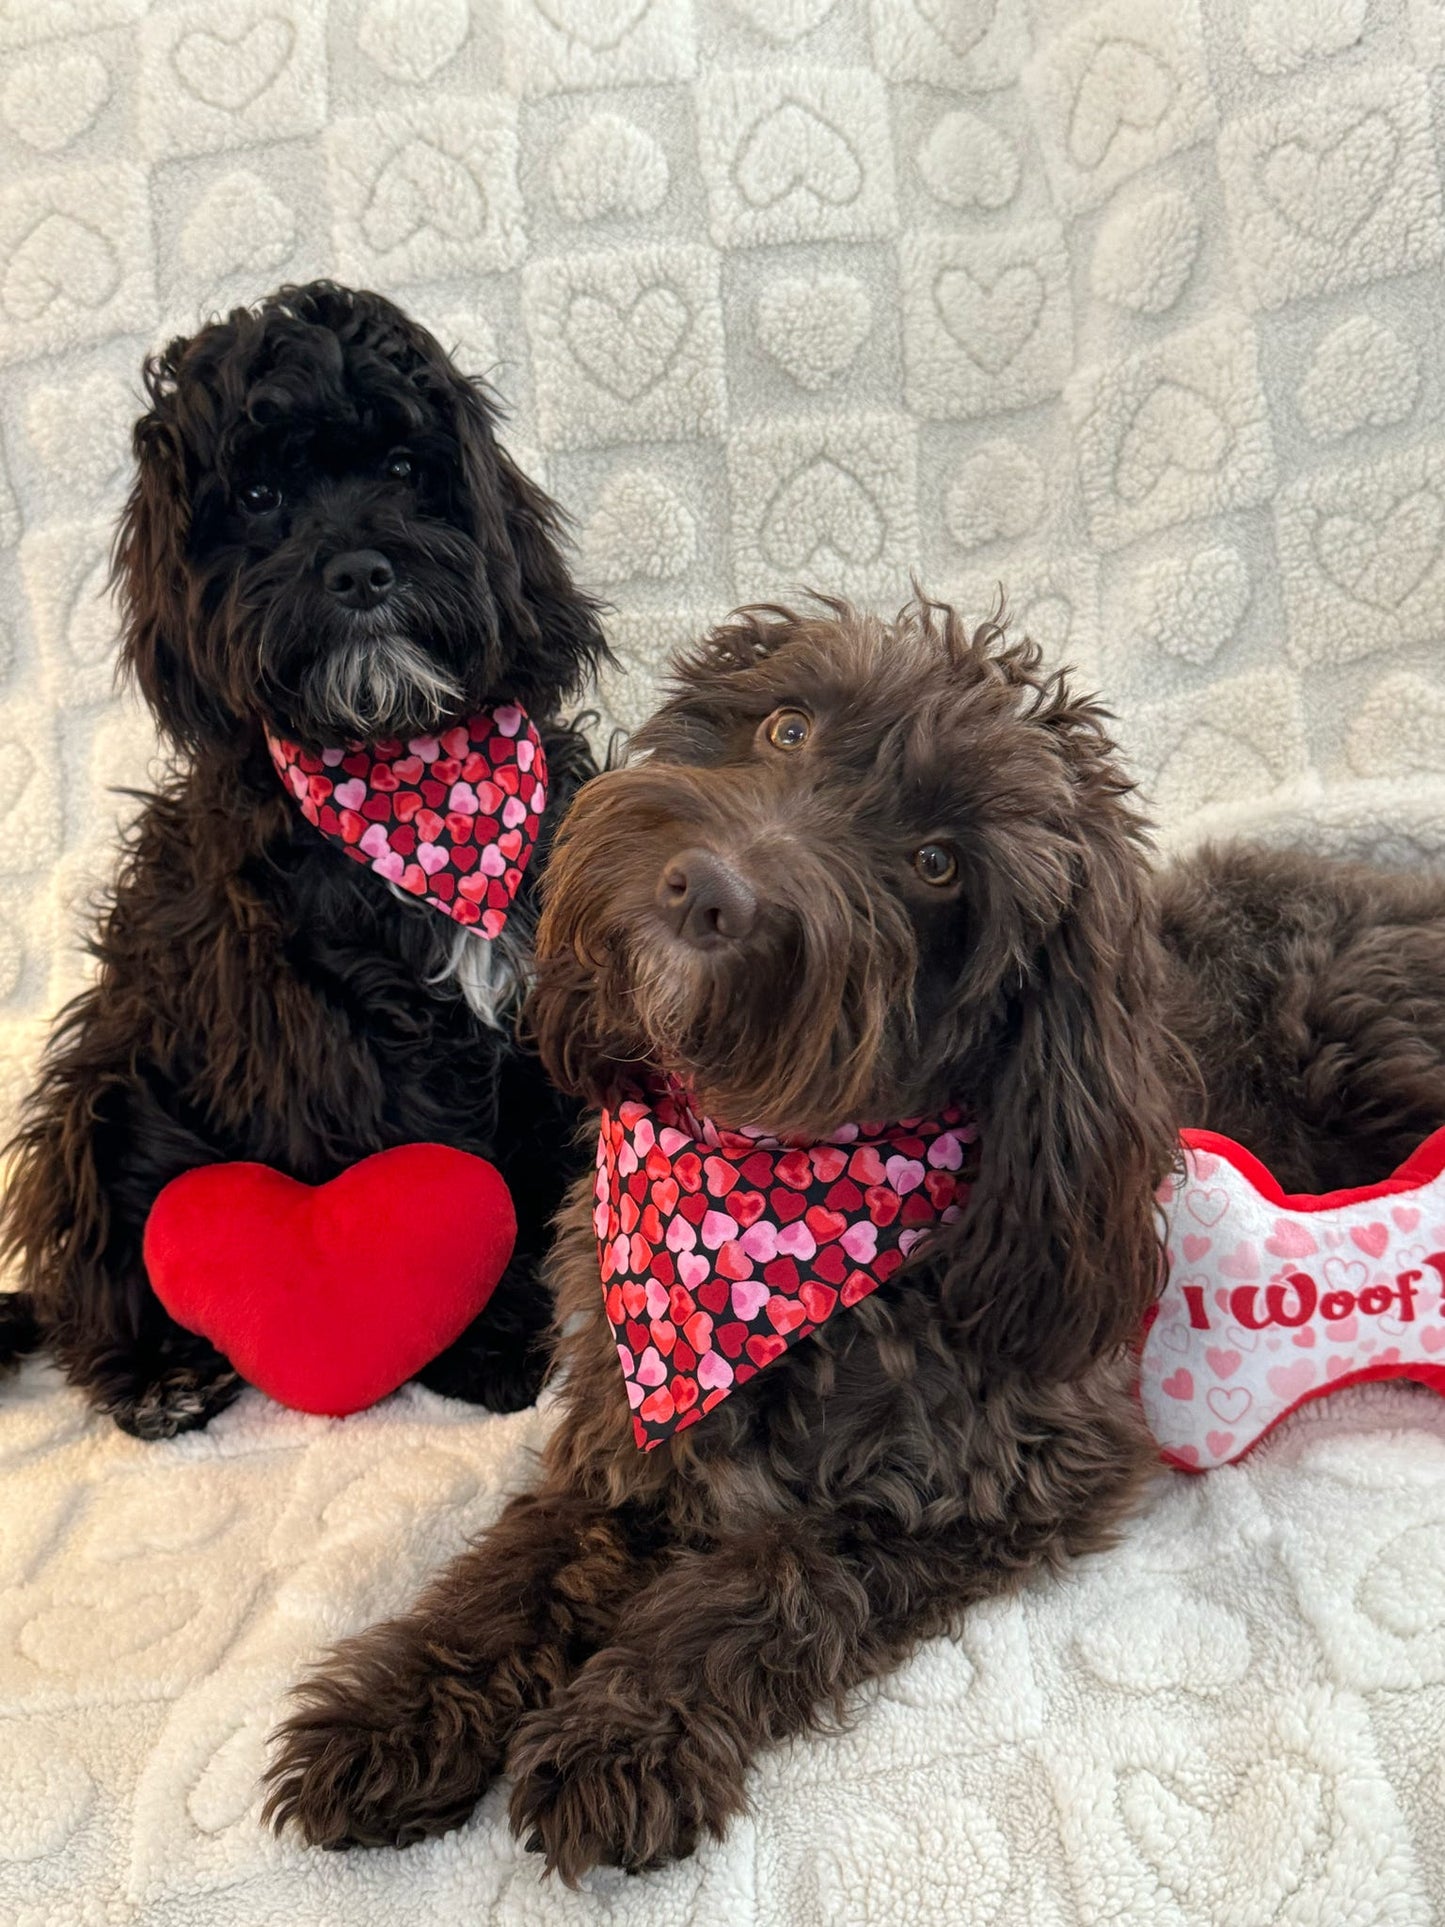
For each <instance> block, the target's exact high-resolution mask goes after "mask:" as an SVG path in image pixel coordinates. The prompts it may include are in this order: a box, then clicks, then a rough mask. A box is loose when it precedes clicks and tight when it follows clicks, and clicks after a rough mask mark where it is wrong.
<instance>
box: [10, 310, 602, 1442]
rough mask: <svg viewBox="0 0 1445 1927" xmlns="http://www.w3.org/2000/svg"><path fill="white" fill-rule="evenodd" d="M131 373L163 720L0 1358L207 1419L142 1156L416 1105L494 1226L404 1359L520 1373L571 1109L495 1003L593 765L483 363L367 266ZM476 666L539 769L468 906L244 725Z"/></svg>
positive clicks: (145, 655)
mask: <svg viewBox="0 0 1445 1927" xmlns="http://www.w3.org/2000/svg"><path fill="white" fill-rule="evenodd" d="M146 387H147V391H148V394H149V397H150V404H151V405H150V408H149V410H148V412H147V413H146V414H145V415H144V416H143V417H142V418H141V420H140V421H139V423H138V424H137V426H136V430H135V452H136V457H137V461H138V464H139V473H138V475H137V477H136V481H135V485H134V487H133V489H132V491H131V495H130V499H129V501H128V503H127V505H126V509H125V513H124V517H123V519H122V522H121V526H120V531H119V534H118V537H117V541H116V549H115V576H116V580H117V582H118V585H119V593H120V597H121V603H122V609H123V615H124V643H123V649H122V664H123V667H124V669H125V670H127V671H128V672H129V673H130V675H131V676H132V677H133V678H134V679H135V681H136V682H137V684H138V685H139V687H140V689H141V691H142V692H143V694H144V695H145V697H146V699H147V701H148V702H149V704H150V706H151V708H152V709H153V710H154V712H155V715H156V717H157V720H158V721H159V723H160V725H161V727H162V729H163V730H164V731H165V733H166V734H167V735H168V737H169V738H170V739H171V741H172V743H173V744H174V745H175V747H176V749H177V750H178V751H179V752H180V755H179V757H178V760H177V767H176V769H175V772H174V774H173V775H172V777H171V778H170V780H169V781H168V782H167V783H166V784H165V786H164V787H163V788H162V789H161V790H160V792H159V793H158V794H156V795H154V796H150V797H147V798H146V800H145V808H144V810H143V813H142V815H141V817H140V820H139V822H138V824H137V825H136V827H135V829H134V831H133V833H132V835H131V837H130V839H129V842H128V846H127V848H126V851H125V856H124V860H123V864H122V867H121V872H120V877H119V881H118V883H117V886H116V890H115V894H114V899H113V901H112V903H111V904H110V907H109V909H108V911H107V914H106V915H105V917H104V919H103V921H102V923H101V927H100V931H99V934H98V936H97V938H96V940H95V943H94V946H93V947H94V951H95V955H96V957H97V958H98V960H99V966H100V967H99V972H98V975H97V979H96V982H95V985H94V988H92V989H91V990H89V991H87V992H86V993H85V994H84V995H82V996H81V997H79V998H78V999H77V1000H76V1001H75V1002H74V1003H73V1004H72V1005H71V1006H70V1007H69V1009H68V1010H67V1011H66V1012H65V1013H64V1015H63V1017H62V1019H61V1022H60V1026H59V1030H58V1033H57V1035H56V1037H55V1039H54V1041H53V1043H52V1046H51V1050H50V1053H49V1056H48V1059H47V1062H46V1065H45V1068H44V1072H43V1075H42V1077H41V1080H40V1083H39V1087H38V1089H37V1090H36V1091H35V1092H34V1093H33V1095H32V1097H31V1098H30V1100H29V1104H28V1108H27V1111H26V1114H25V1119H24V1122H23V1126H22V1128H21V1130H20V1132H19V1134H18V1136H17V1138H16V1140H15V1143H14V1146H13V1147H12V1149H13V1151H14V1153H15V1165H14V1171H13V1176H12V1181H11V1186H10V1194H9V1199H8V1208H7V1215H6V1222H5V1241H6V1244H7V1245H8V1248H9V1250H10V1251H11V1252H12V1254H15V1255H16V1256H18V1258H19V1260H20V1264H21V1274H22V1283H23V1286H24V1289H23V1290H22V1291H21V1292H20V1293H19V1294H17V1295H16V1296H14V1297H12V1298H9V1299H7V1298H5V1297H3V1296H0V1362H5V1361H6V1360H7V1359H8V1358H13V1357H15V1356H17V1355H18V1354H19V1353H20V1352H21V1351H23V1350H26V1349H29V1348H31V1346H33V1345H34V1344H35V1343H37V1342H39V1343H45V1344H47V1345H48V1346H49V1347H50V1348H51V1349H52V1350H53V1351H54V1353H55V1355H56V1356H57V1358H58V1359H59V1361H60V1363H61V1365H62V1366H63V1367H64V1369H65V1371H66V1372H67V1373H68V1375H69V1376H70V1378H71V1379H72V1380H73V1381H74V1382H75V1383H76V1384H77V1385H79V1386H80V1387H82V1388H83V1389H84V1390H85V1391H86V1392H87V1393H88V1395H89V1396H90V1398H91V1399H92V1400H93V1401H94V1403H95V1404H96V1405H97V1406H99V1407H100V1408H101V1409H102V1410H104V1411H107V1412H109V1413H110V1414H111V1415H112V1416H113V1417H114V1419H115V1420H116V1423H117V1424H118V1425H120V1426H122V1427H123V1428H124V1429H125V1430H126V1431H129V1432H133V1433H135V1434H136V1435H137V1436H139V1437H143V1438H160V1437H166V1436H169V1435H170V1434H172V1433H174V1432H177V1431H180V1430H183V1429H186V1428H189V1427H192V1426H197V1425H203V1424H205V1423H206V1421H207V1420H208V1419H209V1418H210V1417H211V1416H212V1415H213V1414H214V1413H216V1412H217V1411H219V1410H221V1409H222V1408H223V1407H224V1406H225V1405H227V1404H228V1403H229V1402H230V1400H231V1399H232V1398H233V1397H234V1396H235V1394H236V1392H237V1390H238V1389H239V1383H238V1380H237V1377H236V1374H235V1373H234V1372H233V1371H232V1370H231V1368H230V1366H229V1365H228V1363H227V1361H226V1360H225V1359H224V1358H223V1357H222V1356H221V1355H220V1354H219V1353H218V1352H217V1351H215V1350H214V1349H213V1347H212V1346H211V1345H209V1344H208V1343H206V1342H205V1341H204V1340H202V1339H199V1338H196V1337H194V1336H192V1335H191V1334H190V1333H188V1332H185V1331H183V1330H182V1329H181V1328H180V1327H179V1326H177V1325H176V1324H175V1323H173V1321H172V1320H171V1319H170V1318H169V1317H168V1316H167V1315H166V1313H165V1312H164V1311H163V1310H162V1308H161V1306H160V1304H159V1302H158V1300H157V1299H156V1298H155V1296H154V1294H153V1293H152V1291H151V1290H150V1287H149V1284H148V1282H147V1279H146V1275H145V1271H144V1268H143V1265H142V1261H141V1234H142V1229H143V1226H144V1224H145V1219H146V1215H147V1213H148V1211H149V1209H150V1206H151V1204H152V1202H153V1200H154V1199H155V1196H156V1194H157V1192H158V1191H159V1190H160V1189H161V1187H162V1186H163V1185H164V1184H166V1183H167V1182H168V1180H170V1179H171V1178H173V1177H175V1176H176V1175H177V1174H178V1173H180V1172H182V1171H186V1170H188V1169H190V1168H192V1167H193V1166H197V1165H203V1164H208V1163H214V1162H218V1161H224V1160H230V1159H255V1160H258V1161H261V1162H263V1163H266V1164H270V1165H273V1166H275V1167H277V1168H279V1169H280V1170H282V1171H285V1172H288V1173H289V1174H291V1175H292V1176H294V1177H297V1178H300V1179H303V1180H305V1181H307V1182H310V1183H319V1182H322V1181H324V1180H326V1179H328V1178H330V1177H333V1176H334V1175H335V1174H336V1173H337V1172H339V1171H341V1170H342V1169H344V1168H345V1167H346V1166H347V1165H349V1164H351V1163H353V1162H354V1161H355V1160H357V1159H359V1158H361V1157H363V1156H365V1155H367V1154H368V1153H370V1152H373V1151H377V1150H380V1149H383V1148H385V1147H386V1146H388V1145H393V1144H399V1143H404V1142H408V1141H414V1140H428V1139H429V1140H440V1141H443V1142H446V1143H450V1144H454V1145H458V1146H460V1147H461V1148H463V1149H465V1150H469V1151H475V1152H477V1153H479V1154H481V1155H483V1156H486V1157H489V1158H492V1159H493V1160H494V1161H495V1162H496V1163H497V1164H498V1165H499V1167H500V1169H501V1170H502V1172H503V1175H504V1176H505V1177H506V1179H507V1181H508V1183H509V1184H510V1186H511V1188H512V1192H513V1196H514V1199H515V1201H516V1206H517V1217H518V1243H517V1250H516V1254H515V1256H514V1258H513V1261H512V1263H511V1266H510V1267H509V1269H508V1271H507V1273H506V1275H505V1276H504V1278H503V1280H502V1282H501V1284H500V1285H499V1286H498V1288H497V1291H496V1293H495V1295H494V1296H493V1298H492V1300H491V1302H490V1304H489V1305H488V1307H487V1309H486V1311H485V1312H484V1313H483V1315H482V1316H481V1318H480V1319H478V1320H477V1321H476V1323H475V1324H474V1325H473V1326H471V1327H470V1328H469V1329H468V1331H467V1332H465V1333H464V1334H463V1336H462V1338H461V1339H459V1340H458V1342H457V1343H456V1345H455V1346H453V1347H452V1348H451V1349H450V1350H449V1351H448V1352H446V1353H444V1354H443V1355H442V1357H441V1358H439V1359H438V1360H436V1361H435V1362H434V1364H433V1365H432V1366H430V1367H429V1368H428V1369H427V1371H426V1372H425V1373H424V1374H422V1376H423V1380H424V1382H425V1383H427V1384H428V1385H432V1386H434V1387H436V1388H437V1389H439V1390H444V1391H448V1392H452V1393H455V1394H457V1395H459V1396H461V1397H465V1398H471V1399H475V1400H478V1401H479V1402H481V1403H484V1404H487V1405H491V1406H493V1407H495V1408H497V1409H510V1408H513V1407H515V1406H518V1405H521V1404H524V1403H526V1402H527V1401H528V1400H529V1399H530V1398H531V1397H532V1396H533V1394H534V1392H535V1389H536V1386H537V1384H538V1382H539V1379H540V1375H541V1371H542V1367H543V1363H544V1358H543V1344H542V1336H541V1335H542V1333H543V1331H544V1329H545V1325H546V1320H547V1311H548V1306H547V1300H546V1297H545V1294H544V1292H543V1291H542V1289H541V1288H540V1287H539V1285H538V1284H537V1282H536V1277H535V1271H536V1264H537V1260H538V1257H539V1255H540V1252H541V1249H542V1245H543V1242H544V1239H545V1233H546V1226H547V1224H548V1221H549V1219H550V1217H551V1215H552V1212H553V1210H554V1209H555V1207H556V1205H557V1203H558V1201H559V1199H560V1197H561V1195H562V1192H563V1189H564V1187H565V1183H566V1180H567V1177H568V1176H569V1174H570V1173H569V1168H568V1165H567V1158H568V1155H569V1151H568V1147H569V1146H570V1143H571V1138H572V1130H571V1111H570V1109H569V1107H568V1106H567V1105H566V1104H565V1103H564V1102H563V1101H562V1100H560V1099H558V1098H557V1097H556V1096H555V1095H554V1094H553V1093H552V1091H551V1090H550V1088H549V1086H548V1084H547V1081H546V1079H545V1078H544V1076H543V1075H542V1072H541V1070H540V1068H539V1066H538V1064H537V1062H536V1060H535V1059H534V1058H533V1057H532V1056H530V1055H527V1054H524V1053H523V1052H522V1051H521V1050H520V1049H519V1048H518V1046H517V1044H516V1042H515V1041H514V1038H513V1036H512V1027H511V1023H510V1020H509V1017H508V1006H509V1004H510V1002H511V1001H512V993H513V992H514V991H515V990H516V988H517V987H518V986H519V983H520V981H521V980H524V979H525V976H526V974H527V963H528V958H529V939H530V932H531V927H532V923H533V921H534V917H535V911H534V908H533V891H534V888H535V880H536V877H537V875H538V872H539V870H540V868H541V866H542V861H543V858H544V857H545V853H546V844H547V842H548V841H549V840H550V832H551V828H552V825H553V823H554V822H555V820H556V819H557V818H559V817H560V816H561V814H562V812H563V810H564V809H565V806H566V804H567V801H568V799H569V798H570V796H571V794H572V793H573V792H574V791H575V789H576V788H577V786H578V784H579V782H581V781H582V780H583V779H585V778H586V777H587V776H588V775H590V774H591V771H592V765H591V761H590V758H589V755H588V752H587V749H586V747H585V744H584V743H583V741H582V739H581V737H580V736H579V735H577V734H576V733H575V732H574V731H573V730H571V729H570V728H568V727H566V726H565V725H563V724H561V723H560V722H559V721H558V719H557V712H558V707H559V705H560V703H561V701H562V700H563V698H564V697H566V696H567V695H568V694H569V693H571V692H572V691H574V690H575V689H576V688H577V687H578V685H579V684H580V683H581V682H582V681H583V679H584V678H585V677H586V676H587V674H588V672H589V671H590V670H591V669H592V668H593V667H594V665H595V664H596V663H597V661H598V660H599V659H600V658H601V657H602V656H603V655H604V654H605V644H604V642H603V638H602V633H601V630H600V627H599V624H598V620H597V613H596V608H595V605H594V604H593V603H592V602H591V601H590V600H589V599H588V598H587V597H586V596H584V595H582V594H581V593H580V592H579V591H578V590H577V589H576V588H575V587H574V586H573V584H572V582H571V580H570V578H569V576H568V572H567V568H566V565H565V563H564V560H563V557H562V554H561V552H560V549H559V542H558V517H557V513H556V510H555V509H554V507H553V505H552V503H551V502H550V501H549V500H548V499H547V497H546V496H545V495H543V494H542V493H541V491H540V490H539V489H537V488H536V487H535V486H534V485H533V484H532V483H531V482H529V481H528V480H527V478H526V477H525V476H524V475H522V474H520V473H519V472H518V470H517V469H516V467H515V466H514V465H513V464H512V462H511V461H510V460H509V459H508V457H507V456H506V454H505V453H504V452H503V451H502V450H501V449H500V448H499V447H498V445H497V442H496V439H495V436H494V432H493V428H494V419H495V410H494V407H493V404H492V401H491V399H490V397H489V396H488V394H487V392H486V390H485V389H484V388H482V387H481V386H479V385H478V384H476V383H474V382H471V381H468V380H467V379H465V378H464V377H463V376H462V375H460V374H459V373H458V371H457V370H456V368H455V367H454V366H453V365H452V363H451V362H450V360H449V359H448V357H447V356H446V355H445V354H444V352H443V351H442V349H441V348H440V347H439V345H438V344H437V342H436V341H435V340H433V339H432V337H431V336H430V335H429V334H427V333H426V331H425V330H424V329H422V328H420V327H418V326H417V325H416V324H415V323H414V322H412V321H410V320H408V319H407V317H406V316H405V315H404V314H402V313H401V312H400V311H399V310H398V309H397V308H395V307H394V306H393V305H392V304H391V303H390V302H388V301H385V300H383V299H381V298H380V297H379V296H377V295H374V294H362V293H354V292H352V291H350V290H348V289H345V288H341V287H337V286H334V285H332V284H330V283H326V282H316V283H313V284H311V285H309V286H307V287H303V288H288V289H283V290H282V291H281V292H280V293H278V294H276V295H274V296H272V297H271V298H269V299H268V300H266V301H263V302H262V303H261V304H260V305H259V306H258V307H256V308H255V309H250V310H248V309H236V310H235V311H233V312H232V313H231V314H230V315H229V316H227V317H226V319H225V320H224V321H218V322H215V323H213V324H211V325H210V326H208V327H206V328H204V329H203V330H202V331H201V332H200V333H199V334H198V335H196V336H195V337H194V339H192V340H189V341H187V340H177V341H174V342H172V344H171V345H170V347H169V348H167V349H166V350H165V352H164V353H163V354H162V355H160V356H159V357H157V358H154V359H153V360H151V361H150V362H148V363H147V366H146ZM501 702H507V703H512V704H516V705H520V706H522V707H524V708H525V710H526V711H527V712H528V713H529V714H530V716H531V718H532V719H533V721H534V723H535V724H536V726H537V728H538V730H539V732H540V734H541V737H542V741H543V746H544V749H545V752H546V757H547V763H548V769H549V794H548V800H547V807H546V811H545V814H544V816H543V820H542V826H541V832H540V835H539V837H538V844H537V848H536V850H535V852H534V855H533V859H532V862H531V864H530V867H529V868H528V870H527V872H526V874H525V876H524V878H523V880H522V884H521V888H520V891H519V893H518V894H517V896H516V898H515V901H514V902H513V904H512V908H511V912H510V915H509V916H508V918H507V921H506V925H505V929H504V930H503V931H502V933H501V934H500V935H499V936H498V937H497V939H496V941H494V942H488V941H487V940H486V938H484V937H483V936H481V935H479V934H478V933H477V932H476V931H475V930H467V929H464V928H463V927H462V926H461V925H460V924H459V923H458V922H455V921H454V920H453V919H452V917H450V916H447V915H442V914H439V913H438V911H437V910H436V909H434V908H428V907H426V906H424V905H423V904H421V903H419V902H417V901H416V900H415V898H407V897H405V896H404V895H403V893H402V892H401V891H400V890H399V889H396V888H394V887H393V886H392V884H390V883H388V882H387V881H385V880H384V879H383V877H382V876H379V875H377V874H375V873H374V872H373V871H372V870H371V869H370V868H368V867H365V866H364V865H363V864H361V863H353V862H349V861H347V860H346V858H345V856H344V855H343V854H342V853H341V852H340V851H338V850H337V849H336V848H335V847H333V846H332V845H331V844H330V843H328V842H327V840H326V839H325V838H323V837H322V836H321V835H320V834H319V832H318V830H317V829H316V828H314V827H313V826H312V824H311V823H309V822H307V821H306V820H305V819H304V818H303V816H302V815H301V813H300V810H299V809H298V807H297V804H296V801H295V800H294V798H293V797H292V796H291V795H289V794H287V793H286V792H285V791H284V790H283V788H282V784H281V782H280V780H279V779H278V774H277V770H276V768H275V767H273V763H272V758H271V754H270V753H269V751H268V746H267V740H266V739H267V732H268V731H269V732H270V733H271V734H272V735H273V736H280V737H285V738H288V739H290V740H292V741H293V742H295V743H297V744H299V745H302V746H303V747H305V748H307V749H310V750H311V751H313V752H315V751H318V750H320V749H323V748H326V747H328V746H330V747H334V746H338V745H341V744H344V743H347V742H354V741H356V740H357V739H361V740H364V741H367V742H376V741H379V740H381V739H384V738H388V737H391V738H401V739H410V738H413V737H417V736H422V735H427V734H430V733H433V732H437V731H440V730H442V729H444V728H446V727H447V726H448V725H452V724H455V723H457V722H458V720H459V719H464V718H466V717H468V716H470V715H472V714H473V713H475V712H476V711H478V710H479V709H482V708H484V707H485V706H490V705H495V704H498V703H501ZM459 1235H464V1227H459Z"/></svg>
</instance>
